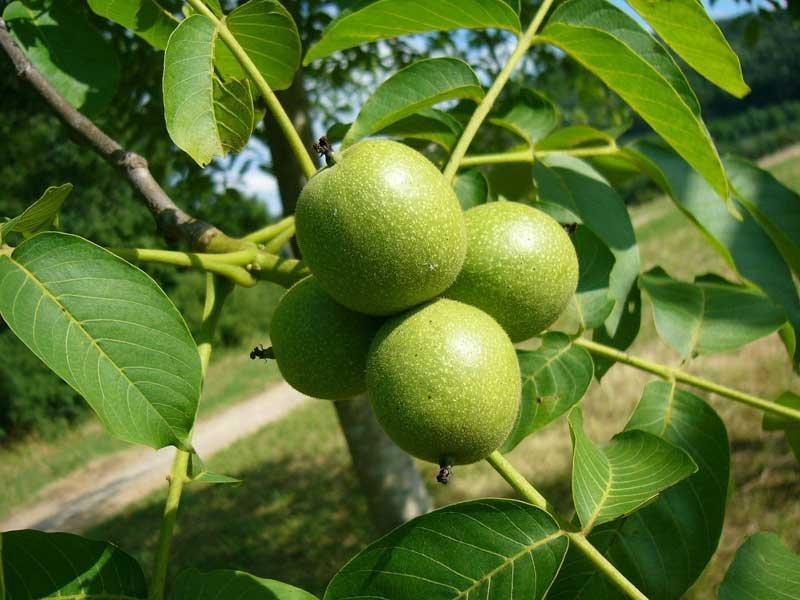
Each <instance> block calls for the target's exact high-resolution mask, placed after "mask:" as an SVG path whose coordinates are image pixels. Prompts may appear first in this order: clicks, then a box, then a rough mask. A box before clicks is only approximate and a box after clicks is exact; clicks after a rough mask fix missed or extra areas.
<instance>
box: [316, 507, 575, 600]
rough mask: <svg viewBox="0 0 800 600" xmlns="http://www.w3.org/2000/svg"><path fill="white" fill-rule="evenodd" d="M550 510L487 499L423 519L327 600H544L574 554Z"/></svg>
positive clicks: (339, 577) (348, 570)
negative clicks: (570, 553) (567, 557)
mask: <svg viewBox="0 0 800 600" xmlns="http://www.w3.org/2000/svg"><path fill="white" fill-rule="evenodd" d="M567 544H568V542H567V538H566V537H565V536H564V533H563V532H562V531H561V530H560V529H559V527H558V524H557V523H556V522H555V520H553V518H552V517H551V516H550V515H548V514H547V513H546V512H544V511H543V510H540V509H538V508H536V507H534V506H531V505H529V504H526V503H524V502H519V501H516V500H498V499H491V498H486V499H483V500H473V501H469V502H462V503H459V504H453V505H451V506H446V507H444V508H440V509H439V510H435V511H433V512H431V513H428V514H427V515H423V516H421V517H417V518H416V519H413V520H412V521H409V522H408V523H406V524H405V525H401V526H400V527H398V528H397V529H395V530H394V531H393V532H391V533H390V534H388V535H386V536H384V537H382V538H381V539H379V540H378V541H377V542H374V543H372V544H370V545H369V546H367V548H365V549H364V550H363V551H362V552H361V553H360V554H358V555H357V556H356V557H355V558H354V559H353V560H351V561H350V562H349V563H347V564H346V565H345V566H344V568H343V569H342V570H341V571H339V572H338V573H337V574H336V575H335V576H334V577H333V580H332V581H331V582H330V584H329V585H328V589H327V591H326V592H325V596H324V598H325V600H346V599H353V598H364V599H366V598H391V599H392V600H421V599H422V598H426V599H428V598H430V599H433V598H436V599H440V600H445V599H452V600H456V599H461V600H465V599H466V598H481V599H486V600H501V599H502V600H508V598H512V597H513V598H526V599H527V600H539V599H541V598H544V597H545V595H546V594H547V591H548V589H549V588H550V585H551V584H552V581H553V579H554V578H555V576H556V573H558V569H559V568H560V566H561V562H562V561H563V559H564V555H565V554H566V551H567Z"/></svg>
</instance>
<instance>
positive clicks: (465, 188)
mask: <svg viewBox="0 0 800 600" xmlns="http://www.w3.org/2000/svg"><path fill="white" fill-rule="evenodd" d="M453 189H454V190H455V192H456V196H458V201H459V202H460V203H461V208H463V209H464V210H469V209H470V208H472V207H474V206H478V205H479V204H483V203H485V202H486V201H487V200H488V199H489V182H488V181H486V176H485V175H484V174H483V173H482V172H481V170H480V169H468V170H466V171H462V172H461V173H459V174H458V175H456V178H455V180H454V181H453Z"/></svg>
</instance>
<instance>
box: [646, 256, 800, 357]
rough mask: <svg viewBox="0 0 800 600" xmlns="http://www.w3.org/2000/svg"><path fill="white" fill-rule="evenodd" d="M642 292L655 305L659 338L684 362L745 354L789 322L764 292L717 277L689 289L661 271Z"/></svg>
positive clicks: (652, 275) (653, 272)
mask: <svg viewBox="0 0 800 600" xmlns="http://www.w3.org/2000/svg"><path fill="white" fill-rule="evenodd" d="M639 287H641V288H642V290H644V291H645V292H646V293H647V295H648V296H649V297H650V300H651V302H652V303H653V316H654V319H655V322H656V329H657V330H658V334H659V335H660V336H661V338H662V339H663V340H664V341H665V342H667V343H668V344H669V345H670V346H672V347H673V348H674V349H675V350H677V351H678V352H679V353H680V355H681V356H682V357H683V358H689V357H691V356H696V355H698V354H710V353H712V352H724V351H726V350H734V349H736V348H740V347H741V346H744V345H745V344H749V343H750V342H752V341H755V340H757V339H759V338H762V337H764V336H767V335H769V334H771V333H774V332H775V331H777V330H778V329H780V328H781V327H782V326H783V324H784V323H785V322H786V316H785V315H784V314H783V311H782V310H781V309H780V308H778V307H777V306H775V304H773V303H772V301H771V300H770V299H769V298H767V297H766V296H765V295H764V294H762V293H761V292H760V291H759V290H757V289H754V288H752V287H746V286H742V285H736V284H733V283H730V282H729V281H726V280H725V279H722V278H721V277H717V276H714V275H707V276H705V277H701V278H698V279H697V280H695V282H694V283H689V282H685V281H677V280H675V279H672V278H671V277H670V276H669V275H668V274H667V273H666V272H664V271H663V270H662V269H661V268H655V269H653V270H651V271H648V272H647V273H644V274H642V275H641V276H639Z"/></svg>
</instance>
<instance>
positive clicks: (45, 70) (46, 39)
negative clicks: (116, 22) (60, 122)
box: [3, 0, 120, 115]
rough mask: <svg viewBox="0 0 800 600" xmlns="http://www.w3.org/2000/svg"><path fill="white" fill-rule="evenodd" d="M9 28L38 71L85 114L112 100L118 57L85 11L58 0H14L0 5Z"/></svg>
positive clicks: (117, 69) (117, 74) (95, 110)
mask: <svg viewBox="0 0 800 600" xmlns="http://www.w3.org/2000/svg"><path fill="white" fill-rule="evenodd" d="M3 19H5V20H6V21H7V22H8V25H9V27H10V28H11V33H12V35H13V36H14V39H16V41H17V43H18V44H19V45H20V46H21V47H22V48H23V50H25V54H26V55H27V56H28V58H29V59H30V60H31V62H32V63H33V64H34V66H35V67H36V68H37V69H38V70H39V71H41V73H42V75H44V77H45V78H46V79H47V81H48V82H49V83H50V84H51V85H52V86H53V87H54V88H56V90H58V92H59V93H60V94H61V95H62V96H63V97H64V98H65V99H66V100H67V102H69V103H70V104H71V105H72V106H74V107H75V108H77V109H78V110H80V111H81V112H83V113H85V114H87V115H94V114H97V113H99V112H101V111H102V110H103V109H104V108H106V107H107V106H108V104H109V103H110V102H111V99H112V97H113V96H114V92H115V91H116V89H117V81H118V80H119V70H120V69H119V61H118V60H117V55H116V53H115V52H114V49H113V48H112V47H111V45H110V44H109V43H108V41H106V40H105V39H103V37H102V36H101V35H100V34H99V33H98V32H97V31H96V30H95V29H94V28H93V27H92V26H91V24H90V23H89V21H88V20H87V19H86V17H85V15H83V14H82V13H80V12H78V11H76V10H75V9H73V8H72V7H70V6H69V4H68V3H67V2H64V1H63V0H49V1H47V2H36V1H35V0H24V1H23V0H16V1H15V2H12V3H11V4H9V5H8V6H6V9H5V11H3Z"/></svg>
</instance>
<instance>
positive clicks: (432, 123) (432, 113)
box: [377, 108, 464, 152]
mask: <svg viewBox="0 0 800 600" xmlns="http://www.w3.org/2000/svg"><path fill="white" fill-rule="evenodd" d="M463 130H464V128H463V127H462V126H461V123H459V122H458V119H456V118H455V117H453V116H452V115H450V114H448V113H446V112H444V111H441V110H436V109H435V108H423V109H422V110H420V111H418V112H416V113H414V114H413V115H409V116H408V117H405V118H403V119H400V120H399V121H397V122H396V123H392V124H391V125H389V126H388V127H386V128H384V129H382V130H380V131H379V132H377V133H380V134H382V135H386V136H389V137H393V138H397V139H402V140H421V141H424V142H433V143H434V144H437V145H439V146H441V147H442V148H444V149H445V150H447V152H450V151H451V150H452V149H453V148H454V147H455V145H456V143H457V142H458V139H459V138H460V137H461V133H462V132H463Z"/></svg>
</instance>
